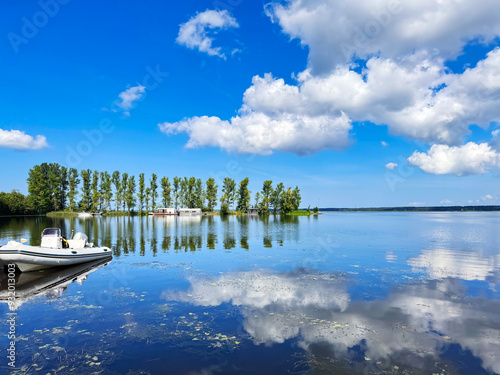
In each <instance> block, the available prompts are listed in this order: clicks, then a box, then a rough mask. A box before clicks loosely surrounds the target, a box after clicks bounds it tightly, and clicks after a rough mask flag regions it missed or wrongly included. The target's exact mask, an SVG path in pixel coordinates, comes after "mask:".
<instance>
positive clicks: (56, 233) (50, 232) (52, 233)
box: [42, 228, 61, 237]
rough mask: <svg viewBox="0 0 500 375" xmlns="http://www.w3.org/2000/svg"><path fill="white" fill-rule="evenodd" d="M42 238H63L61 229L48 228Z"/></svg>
mask: <svg viewBox="0 0 500 375" xmlns="http://www.w3.org/2000/svg"><path fill="white" fill-rule="evenodd" d="M42 237H61V230H60V229H59V228H47V229H44V230H43V232H42Z"/></svg>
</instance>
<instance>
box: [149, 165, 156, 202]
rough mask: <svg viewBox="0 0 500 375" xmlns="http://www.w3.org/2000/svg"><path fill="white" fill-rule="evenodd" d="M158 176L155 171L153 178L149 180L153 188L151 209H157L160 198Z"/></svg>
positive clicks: (151, 188) (150, 186)
mask: <svg viewBox="0 0 500 375" xmlns="http://www.w3.org/2000/svg"><path fill="white" fill-rule="evenodd" d="M157 180H158V176H157V175H155V174H154V173H153V175H152V176H151V180H149V188H150V190H151V193H150V194H151V209H152V210H155V209H156V199H158V190H157V189H158V182H157Z"/></svg>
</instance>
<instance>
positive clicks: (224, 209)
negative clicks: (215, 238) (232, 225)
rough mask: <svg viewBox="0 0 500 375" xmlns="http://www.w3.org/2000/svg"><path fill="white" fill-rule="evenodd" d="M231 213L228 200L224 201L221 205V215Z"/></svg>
mask: <svg viewBox="0 0 500 375" xmlns="http://www.w3.org/2000/svg"><path fill="white" fill-rule="evenodd" d="M228 213H229V206H228V204H227V203H226V202H223V203H222V204H221V206H220V212H219V215H221V216H224V215H227V214H228Z"/></svg>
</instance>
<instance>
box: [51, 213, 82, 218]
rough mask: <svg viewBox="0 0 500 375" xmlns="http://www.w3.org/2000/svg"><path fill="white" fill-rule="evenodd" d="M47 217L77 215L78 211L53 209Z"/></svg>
mask: <svg viewBox="0 0 500 375" xmlns="http://www.w3.org/2000/svg"><path fill="white" fill-rule="evenodd" d="M47 216H48V217H63V218H66V217H77V216H78V212H71V211H54V212H49V213H48V214H47Z"/></svg>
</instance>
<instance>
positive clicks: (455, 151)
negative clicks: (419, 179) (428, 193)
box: [408, 142, 500, 176]
mask: <svg viewBox="0 0 500 375" xmlns="http://www.w3.org/2000/svg"><path fill="white" fill-rule="evenodd" d="M408 161H409V162H410V164H412V165H414V166H417V167H419V168H420V169H422V170H423V171H424V172H427V173H433V174H455V175H457V176H463V175H471V174H482V173H486V172H489V171H491V170H495V169H499V168H500V154H499V153H498V152H497V151H496V150H494V149H493V148H492V147H491V146H490V145H488V144H487V143H481V144H477V143H474V142H469V143H467V144H465V145H463V146H452V147H450V146H447V145H433V146H432V147H431V148H430V150H429V151H428V152H427V153H424V152H418V151H415V152H414V153H413V155H412V156H410V157H409V158H408Z"/></svg>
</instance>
